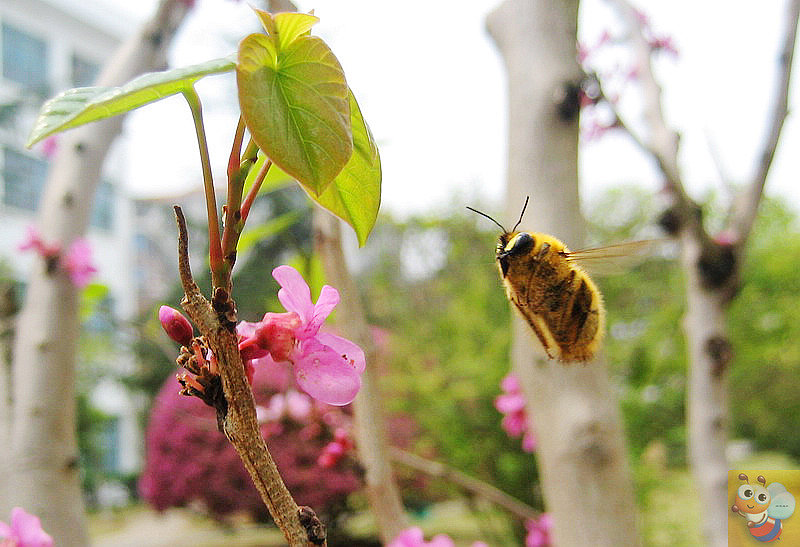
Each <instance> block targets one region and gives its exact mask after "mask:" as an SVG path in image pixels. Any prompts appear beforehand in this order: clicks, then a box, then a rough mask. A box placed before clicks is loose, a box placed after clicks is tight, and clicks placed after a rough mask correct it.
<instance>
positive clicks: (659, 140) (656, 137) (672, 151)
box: [609, 0, 691, 207]
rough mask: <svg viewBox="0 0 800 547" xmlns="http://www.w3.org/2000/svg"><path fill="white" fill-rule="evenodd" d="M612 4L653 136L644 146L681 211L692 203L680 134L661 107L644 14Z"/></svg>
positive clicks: (619, 1)
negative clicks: (680, 163) (685, 183)
mask: <svg viewBox="0 0 800 547" xmlns="http://www.w3.org/2000/svg"><path fill="white" fill-rule="evenodd" d="M609 2H610V3H612V4H613V5H614V6H615V7H616V9H617V11H618V12H619V14H620V17H621V18H622V20H623V21H624V22H625V24H626V26H627V28H628V29H629V31H630V41H631V45H632V46H633V51H634V59H635V63H636V68H637V74H638V76H639V84H640V85H641V88H642V99H643V101H644V117H645V120H646V122H647V125H648V129H649V131H650V135H649V137H648V139H647V140H646V141H645V143H644V144H645V147H646V150H648V151H649V152H650V154H651V155H652V156H653V158H654V159H655V160H656V162H657V163H658V166H659V168H660V170H661V172H662V174H663V175H664V177H665V178H666V181H667V183H668V185H669V189H670V191H672V192H673V194H674V195H675V198H676V199H677V201H678V203H679V204H680V205H681V206H682V207H684V206H688V205H689V204H690V203H691V199H690V198H689V197H688V195H687V194H686V192H685V190H684V187H683V182H682V180H681V175H680V170H679V168H678V142H679V140H680V139H679V136H678V134H677V132H675V131H674V130H672V129H670V127H669V126H668V125H667V122H666V119H665V118H664V111H663V109H662V106H661V86H660V85H659V83H658V81H657V80H656V78H655V75H654V74H653V65H652V48H651V46H650V44H649V43H648V42H647V39H646V38H645V36H644V32H643V21H642V18H641V14H640V13H639V12H638V11H637V10H636V8H634V7H633V6H632V5H631V4H630V3H629V2H628V0H609ZM629 133H630V131H629ZM632 136H633V135H632Z"/></svg>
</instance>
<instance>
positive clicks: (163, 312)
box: [158, 306, 194, 347]
mask: <svg viewBox="0 0 800 547" xmlns="http://www.w3.org/2000/svg"><path fill="white" fill-rule="evenodd" d="M158 320H159V321H161V326H162V327H164V331H165V332H166V333H167V334H168V335H169V337H170V338H172V339H173V340H175V341H176V342H177V343H179V344H181V345H182V346H186V347H191V345H192V337H193V336H194V329H192V324H191V323H189V320H188V319H186V318H185V317H184V316H183V314H182V313H181V312H179V311H178V310H176V309H173V308H170V307H169V306H161V307H160V308H159V309H158Z"/></svg>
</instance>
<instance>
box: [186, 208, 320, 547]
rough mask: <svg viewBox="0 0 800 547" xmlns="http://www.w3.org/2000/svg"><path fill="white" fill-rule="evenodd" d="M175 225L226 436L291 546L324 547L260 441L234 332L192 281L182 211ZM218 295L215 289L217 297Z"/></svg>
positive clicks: (189, 301) (189, 309)
mask: <svg viewBox="0 0 800 547" xmlns="http://www.w3.org/2000/svg"><path fill="white" fill-rule="evenodd" d="M175 220H176V222H177V224H178V268H179V270H180V278H181V284H182V286H183V290H184V293H185V296H184V298H183V300H182V301H181V305H182V306H183V309H184V310H185V311H186V313H187V314H188V315H189V317H190V318H191V319H192V321H193V322H194V324H195V326H196V327H197V329H198V330H199V331H200V334H201V335H202V336H203V337H205V339H206V341H207V342H208V344H209V346H210V347H211V350H212V352H213V353H214V356H215V357H216V359H217V363H218V366H219V374H220V379H221V380H222V388H223V392H224V394H225V408H224V409H223V410H222V411H221V409H219V408H218V409H217V411H218V415H219V416H220V422H221V424H222V430H223V433H225V436H226V437H227V438H228V440H229V441H230V442H231V444H232V445H233V447H234V448H235V449H236V452H237V453H238V454H239V457H240V458H241V459H242V462H243V463H244V466H245V468H246V469H247V471H248V473H250V477H251V478H252V479H253V483H254V484H255V487H256V489H257V490H258V493H259V494H260V495H261V499H262V500H263V501H264V504H265V505H266V506H267V509H268V510H269V513H270V515H272V518H273V519H274V520H275V524H277V525H278V527H279V528H280V529H281V531H282V532H283V534H284V536H285V537H286V540H287V541H288V543H289V545H290V546H292V547H295V546H303V547H307V546H312V545H326V541H325V538H324V533H323V534H322V535H320V529H322V530H324V527H322V524H321V523H320V522H319V519H317V518H316V516H313V517H312V516H311V515H313V511H312V510H311V509H310V508H300V507H298V506H297V504H296V503H295V501H294V499H293V498H292V495H291V494H290V493H289V491H288V490H287V488H286V485H285V484H284V482H283V479H282V478H281V476H280V473H279V472H278V468H277V467H276V465H275V462H274V461H273V459H272V456H271V455H270V453H269V450H268V449H267V445H266V443H265V442H264V438H263V437H262V436H261V431H260V429H259V426H258V420H257V419H256V409H255V401H254V400H253V392H252V390H251V389H250V386H249V384H248V383H247V379H246V377H245V370H244V364H243V363H242V358H241V355H240V354H239V347H238V344H237V339H236V333H235V332H234V331H233V330H232V329H231V328H229V325H228V323H227V322H226V323H223V322H221V321H220V315H219V314H218V313H217V312H216V311H215V310H214V308H213V307H212V305H211V303H210V302H209V301H208V300H207V299H206V298H205V297H204V296H203V295H202V293H201V292H200V289H199V288H198V287H197V284H196V283H195V282H194V280H193V278H192V272H191V270H190V268H189V254H188V236H187V233H186V220H185V218H184V216H183V213H182V211H181V208H180V207H178V206H175ZM220 290H221V289H220V288H217V289H216V292H219V291H220ZM301 510H302V513H301ZM301 516H302V518H301ZM321 527H322V528H321Z"/></svg>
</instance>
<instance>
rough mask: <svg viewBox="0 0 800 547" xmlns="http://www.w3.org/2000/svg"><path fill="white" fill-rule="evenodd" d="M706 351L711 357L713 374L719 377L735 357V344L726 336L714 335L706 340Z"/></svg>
mask: <svg viewBox="0 0 800 547" xmlns="http://www.w3.org/2000/svg"><path fill="white" fill-rule="evenodd" d="M706 353H708V356H709V357H710V358H711V374H712V375H713V376H714V377H719V376H721V375H722V373H723V372H725V371H726V370H727V368H728V365H729V364H730V362H731V360H732V359H733V346H732V345H731V342H730V340H728V338H727V337H725V336H721V335H716V336H712V337H710V338H709V339H708V340H706Z"/></svg>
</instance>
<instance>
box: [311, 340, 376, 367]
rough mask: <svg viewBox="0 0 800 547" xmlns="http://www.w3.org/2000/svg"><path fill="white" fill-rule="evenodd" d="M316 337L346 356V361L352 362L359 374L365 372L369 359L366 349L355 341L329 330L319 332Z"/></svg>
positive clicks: (320, 341) (321, 342)
mask: <svg viewBox="0 0 800 547" xmlns="http://www.w3.org/2000/svg"><path fill="white" fill-rule="evenodd" d="M315 338H316V339H317V342H319V343H320V344H323V345H325V346H328V347H329V348H331V349H332V350H333V351H335V352H336V353H337V354H338V355H341V356H342V357H344V359H345V360H346V361H348V362H350V364H351V365H352V366H353V367H355V369H356V372H358V373H359V374H361V373H362V372H364V369H365V368H367V359H366V358H365V357H364V350H362V349H361V348H360V347H359V346H358V345H357V344H355V343H354V342H351V341H350V340H348V339H347V338H342V337H341V336H336V335H335V334H331V333H329V332H319V333H317V335H316V336H315Z"/></svg>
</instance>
